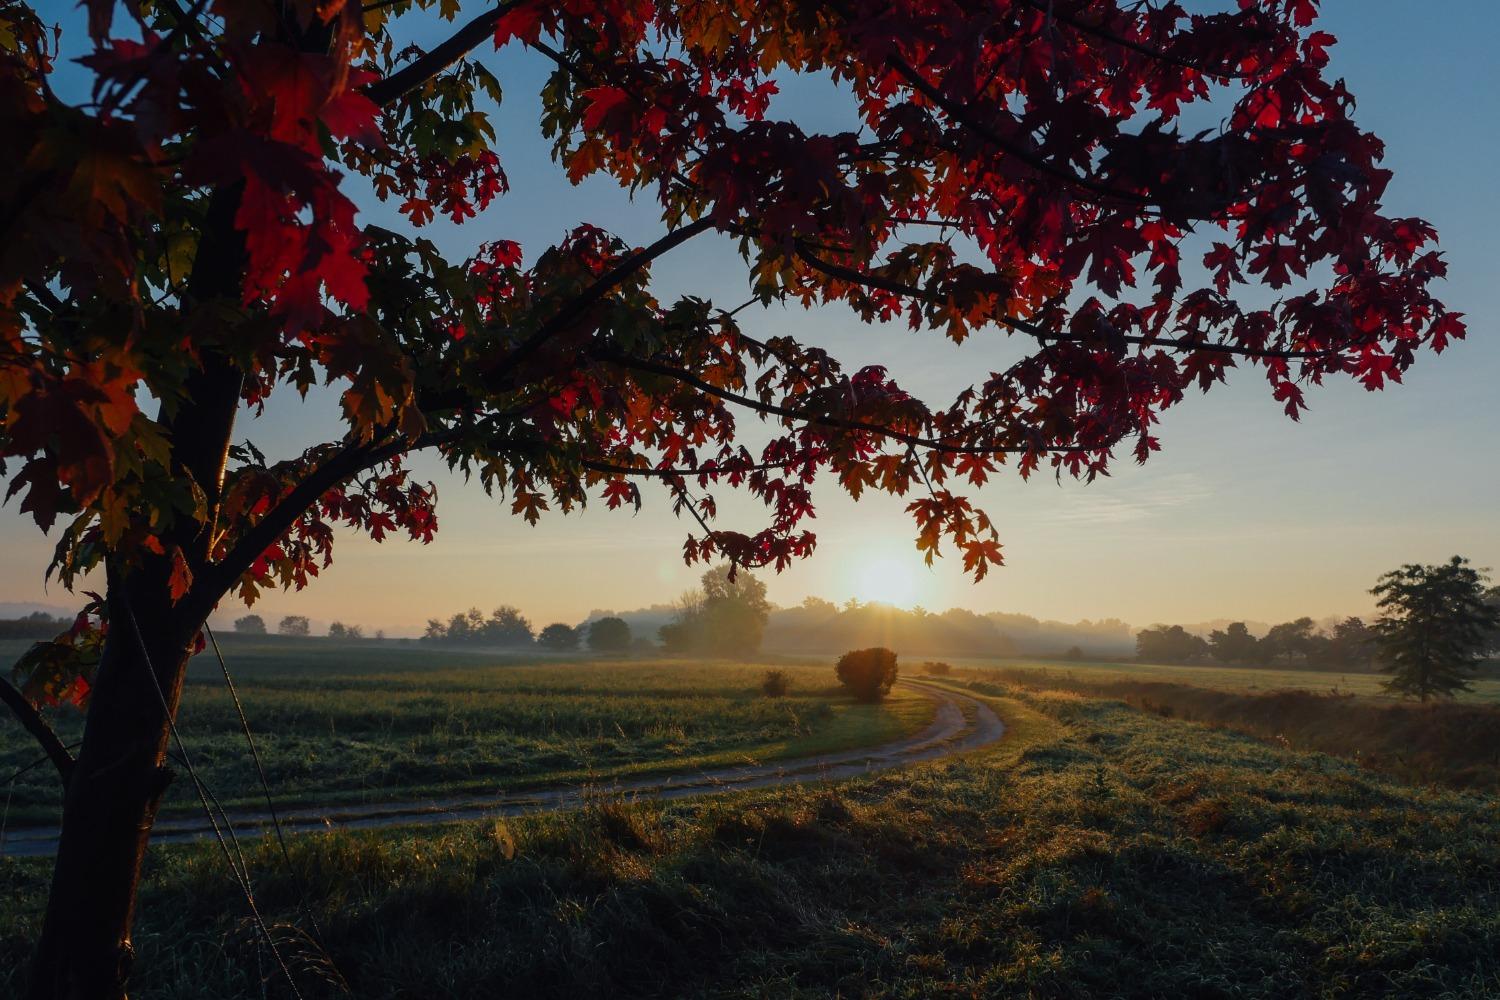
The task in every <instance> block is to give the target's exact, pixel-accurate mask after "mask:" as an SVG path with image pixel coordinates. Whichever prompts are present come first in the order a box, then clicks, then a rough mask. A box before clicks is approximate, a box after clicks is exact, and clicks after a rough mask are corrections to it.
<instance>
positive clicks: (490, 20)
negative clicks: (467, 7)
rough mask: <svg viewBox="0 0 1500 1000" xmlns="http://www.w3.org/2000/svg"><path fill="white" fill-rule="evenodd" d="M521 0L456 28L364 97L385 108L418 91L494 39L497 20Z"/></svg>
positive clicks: (516, 0) (521, 0) (501, 6)
mask: <svg viewBox="0 0 1500 1000" xmlns="http://www.w3.org/2000/svg"><path fill="white" fill-rule="evenodd" d="M523 2H524V0H507V2H505V3H499V4H496V5H495V6H494V7H493V8H491V9H490V10H487V11H485V12H484V13H483V14H480V15H479V16H478V17H476V18H474V19H473V20H472V21H470V22H469V23H468V24H466V25H464V26H463V27H462V28H459V29H458V30H457V31H455V32H454V33H453V34H451V35H449V36H448V37H447V38H446V39H444V40H443V41H441V42H439V43H438V45H437V47H436V48H432V49H429V50H428V51H426V52H424V53H423V54H422V55H420V56H418V57H417V58H416V59H413V60H412V61H411V62H409V63H407V64H406V65H405V66H403V67H401V68H400V69H399V70H397V71H396V72H394V73H392V74H391V75H390V76H387V77H384V78H383V79H380V80H376V81H375V82H374V83H372V84H370V85H369V86H368V87H366V88H365V96H366V97H368V98H369V99H370V100H372V101H374V102H375V103H376V104H380V105H386V104H389V103H391V102H392V101H394V100H396V99H397V98H399V97H402V96H404V95H405V94H407V93H410V92H411V91H413V90H415V89H417V88H418V87H420V86H422V84H424V83H426V82H427V81H428V80H431V79H432V78H433V77H435V76H437V75H438V74H439V73H441V72H442V71H443V70H445V69H447V68H448V67H449V66H452V65H453V64H454V63H456V62H458V61H459V60H460V59H462V58H463V57H464V56H466V55H468V54H469V53H470V52H471V51H473V49H474V48H475V46H477V45H479V43H480V42H483V41H484V40H485V39H486V38H493V37H494V35H495V26H496V25H497V24H499V23H500V19H501V18H502V17H504V16H505V15H506V14H509V13H510V12H511V11H512V10H514V9H515V8H516V7H519V6H520V5H521V3H523Z"/></svg>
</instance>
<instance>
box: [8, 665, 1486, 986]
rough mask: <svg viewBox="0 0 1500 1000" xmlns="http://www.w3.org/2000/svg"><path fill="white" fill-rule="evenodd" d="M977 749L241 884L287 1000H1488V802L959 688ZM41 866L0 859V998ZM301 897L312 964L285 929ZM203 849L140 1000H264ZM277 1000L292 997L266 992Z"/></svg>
mask: <svg viewBox="0 0 1500 1000" xmlns="http://www.w3.org/2000/svg"><path fill="white" fill-rule="evenodd" d="M955 683H959V686H961V687H967V688H969V689H971V690H973V691H975V692H976V693H979V694H981V695H984V696H987V697H991V698H993V703H994V704H995V706H996V707H997V710H998V711H999V712H1000V713H1001V715H1002V716H1003V717H1004V718H1005V719H1006V720H1007V722H1008V723H1009V725H1010V733H1009V736H1008V738H1007V740H1006V741H1005V742H1004V743H1002V744H1001V745H1000V746H999V747H998V748H996V749H994V750H992V751H985V752H980V753H975V754H971V755H968V756H966V757H964V758H962V759H960V760H956V761H950V762H945V763H940V764H933V765H926V766H921V767H918V768H913V769H910V770H906V771H898V772H889V773H886V774H882V775H879V776H875V777H872V778H868V779H863V780H859V781H852V782H845V783H840V784H837V785H832V786H827V787H817V788H798V789H789V790H782V791H765V792H756V793H746V794H741V795H735V796H732V797H726V798H721V799H714V800H700V801H692V802H675V803H670V804H665V805H653V804H649V803H642V804H635V805H631V804H625V803H621V802H618V801H614V800H609V799H600V800H598V801H596V802H595V803H594V804H593V805H592V806H591V807H590V808H589V809H587V810H586V811H584V812H582V813H576V814H569V815H559V816H541V817H533V818H528V819H525V820H520V821H512V822H511V824H510V825H509V826H505V825H502V824H469V825H463V826H455V827H446V828H442V829H440V830H417V829H412V830H394V831H385V832H380V833H363V834H326V835H324V834H319V835H308V836H303V837H298V838H295V839H294V841H293V845H292V864H291V867H290V869H287V868H286V867H285V866H284V865H283V864H282V862H281V861H280V860H279V858H278V857H277V856H276V855H274V854H273V853H272V852H271V851H270V849H269V848H265V847H262V848H258V849H256V851H255V852H254V853H253V856H252V859H251V863H252V867H253V868H254V870H255V883H256V886H257V889H258V893H259V899H260V903H261V906H262V908H263V910H264V911H265V912H266V913H267V914H268V915H269V918H270V919H271V920H272V922H273V923H275V924H276V925H277V927H278V930H277V933H278V935H279V937H280V938H281V940H282V941H283V943H284V945H285V947H286V951H287V953H288V955H289V958H290V961H291V964H292V965H293V967H294V968H295V969H296V974H297V976H298V978H299V982H300V984H301V987H302V990H303V993H304V995H306V996H309V997H312V996H325V995H331V994H333V992H334V991H333V989H332V988H330V987H328V986H327V985H326V982H327V980H328V979H331V978H334V974H333V973H332V972H330V970H331V969H336V970H337V973H338V975H339V976H341V977H343V979H345V980H347V983H348V985H349V987H350V989H351V990H352V992H353V995H356V996H360V997H374V998H383V997H407V996H422V997H434V998H459V997H474V996H504V997H510V996H514V997H569V998H576V997H581V996H621V997H655V996H662V997H668V996H670V997H690V998H691V997H705V998H706V997H763V996H775V997H790V998H797V997H808V998H811V997H820V998H821V997H830V996H846V997H891V998H897V997H900V998H926V997H1009V996H1034V997H1163V996H1192V997H1266V998H1273V997H1274V998H1279V997H1296V996H1316V997H1376V996H1380V997H1384V996H1403V997H1408V996H1409V997H1485V996H1495V995H1497V994H1500V949H1497V946H1496V943H1495V942H1496V941H1497V940H1500V799H1497V798H1495V797H1493V796H1486V795H1475V794H1461V793H1457V792H1450V791H1440V790H1434V789H1427V788H1415V787H1412V786H1409V785H1404V784H1401V783H1398V782H1395V781H1390V780H1387V779H1385V778H1382V777H1379V776H1376V775H1372V774H1370V773H1368V772H1365V771H1362V770H1361V769H1359V768H1358V767H1356V766H1354V765H1351V764H1348V763H1346V762H1343V761H1340V760H1337V759H1335V758H1331V757H1325V756H1321V755H1318V754H1303V753H1296V752H1292V751H1289V750H1286V749H1282V748H1278V747H1272V746H1267V745H1265V744H1263V743H1260V742H1257V741H1255V740H1252V739H1249V738H1247V737H1244V736H1240V735H1237V734H1235V733H1232V732H1228V731H1222V730H1214V729H1210V728H1207V727H1204V726H1202V725H1198V724H1195V723H1189V722H1183V721H1181V720H1179V719H1165V718H1161V717H1159V716H1155V715H1152V714H1149V713H1144V712H1140V711H1136V710H1134V709H1131V708H1129V707H1127V706H1125V705H1123V704H1121V703H1120V702H1118V701H1110V700H1103V699H1092V698H1088V697H1084V696H1081V695H1078V694H1073V693H1064V692H1029V691H1022V690H1018V689H1011V688H1007V687H1004V686H1002V685H996V684H986V683H982V682H969V683H967V684H965V683H961V682H955ZM46 871H47V867H46V865H45V863H43V862H36V861H6V862H0V898H5V899H6V900H7V901H8V903H7V906H6V907H4V908H0V994H3V995H10V994H12V993H17V992H19V991H20V989H21V988H22V984H23V982H24V974H25V973H24V967H25V963H24V957H25V955H26V953H27V949H28V948H29V945H30V942H31V941H33V940H34V937H35V934H36V931H37V928H38V925H39V921H40V914H41V907H42V898H43V891H44V887H45V879H46ZM304 902H305V903H306V904H307V905H308V906H309V907H310V908H311V909H312V911H313V913H314V914H315V916H316V918H317V923H318V925H319V926H320V927H321V928H322V931H323V935H324V941H325V943H326V945H327V948H328V953H327V958H325V957H324V956H323V955H322V954H321V953H320V951H319V950H318V949H317V948H316V947H314V946H313V945H312V944H311V943H310V939H309V938H308V937H305V936H303V935H302V932H301V931H299V930H297V928H305V927H308V926H309V922H308V921H307V919H306V918H305V917H304V916H303V912H302V909H301V906H302V904H303V903H304ZM243 914H244V902H243V900H242V899H240V898H238V897H237V895H236V891H235V889H234V887H233V884H232V882H231V881H230V879H229V878H228V877H227V876H226V873H225V871H224V866H223V862H222V860H221V859H219V858H218V857H217V856H216V855H215V854H214V853H213V852H212V851H211V850H210V849H209V848H207V847H202V846H200V847H190V848H175V849H167V850H155V851H153V853H152V855H151V860H150V870H149V874H148V876H147V880H146V886H145V892H144V894H143V898H142V915H141V919H140V922H139V927H138V931H137V934H136V936H135V944H136V947H137V954H138V958H137V962H136V970H137V972H136V974H137V979H136V982H135V983H134V984H133V989H132V996H135V997H140V998H156V1000H167V998H188V997H201V996H215V997H222V998H240V997H246V998H248V997H256V996H260V995H261V985H260V976H261V970H263V969H265V968H266V966H265V964H264V963H263V961H262V960H263V959H264V956H263V955H262V956H260V957H259V958H258V957H257V949H256V947H255V945H254V938H253V937H252V936H251V935H250V933H249V931H248V928H247V924H246V922H245V920H244V916H243ZM269 995H271V996H284V995H285V991H284V989H282V988H281V987H279V986H278V985H277V984H276V983H275V982H274V980H273V981H272V983H271V985H270V986H269Z"/></svg>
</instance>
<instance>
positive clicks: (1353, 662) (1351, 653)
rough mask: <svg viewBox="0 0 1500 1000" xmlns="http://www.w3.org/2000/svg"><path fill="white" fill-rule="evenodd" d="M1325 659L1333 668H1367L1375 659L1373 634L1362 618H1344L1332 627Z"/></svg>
mask: <svg viewBox="0 0 1500 1000" xmlns="http://www.w3.org/2000/svg"><path fill="white" fill-rule="evenodd" d="M1325 658H1326V660H1327V662H1328V664H1329V665H1330V666H1335V667H1367V666H1369V665H1370V663H1371V662H1372V661H1373V660H1374V658H1375V632H1374V631H1373V630H1372V629H1371V628H1370V626H1368V625H1366V624H1365V622H1364V619H1362V618H1345V619H1344V620H1343V621H1341V622H1339V623H1338V624H1337V625H1335V626H1334V627H1333V634H1332V635H1330V636H1329V637H1328V646H1327V651H1326V654H1325Z"/></svg>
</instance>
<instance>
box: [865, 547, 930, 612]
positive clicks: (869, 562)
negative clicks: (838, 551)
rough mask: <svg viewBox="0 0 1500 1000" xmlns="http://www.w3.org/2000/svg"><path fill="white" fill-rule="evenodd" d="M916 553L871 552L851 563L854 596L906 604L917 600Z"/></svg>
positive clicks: (866, 600)
mask: <svg viewBox="0 0 1500 1000" xmlns="http://www.w3.org/2000/svg"><path fill="white" fill-rule="evenodd" d="M919 566H921V560H920V559H918V558H917V557H916V556H911V557H909V558H906V559H902V558H899V557H897V556H895V555H893V554H891V553H888V552H880V553H871V554H869V555H867V556H865V557H863V558H862V559H860V560H859V561H858V562H857V563H855V565H854V567H853V577H854V578H853V581H852V582H853V585H854V586H853V592H854V597H855V598H856V599H858V600H860V601H862V602H865V603H869V602H872V601H873V602H878V603H880V604H893V605H895V606H896V607H898V608H910V607H911V606H912V605H913V604H916V603H917V589H918V588H917V582H918V581H917V576H916V572H917V568H918V567H919Z"/></svg>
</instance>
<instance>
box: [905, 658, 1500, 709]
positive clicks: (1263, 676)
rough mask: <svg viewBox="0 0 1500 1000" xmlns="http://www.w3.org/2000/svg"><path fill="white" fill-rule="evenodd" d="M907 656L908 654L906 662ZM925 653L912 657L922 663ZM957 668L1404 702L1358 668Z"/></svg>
mask: <svg viewBox="0 0 1500 1000" xmlns="http://www.w3.org/2000/svg"><path fill="white" fill-rule="evenodd" d="M906 659H907V658H905V657H903V661H905V660H906ZM919 659H920V658H919V657H917V658H912V659H911V662H912V663H916V662H918V661H919ZM947 659H948V661H949V662H951V663H952V664H953V666H955V667H967V668H970V669H975V670H984V669H1002V670H1028V671H1034V672H1036V673H1039V674H1041V675H1042V676H1043V677H1044V678H1047V677H1056V678H1081V679H1088V680H1091V681H1101V682H1107V681H1118V680H1152V681H1162V682H1164V683H1169V684H1189V685H1192V686H1194V687H1203V688H1212V689H1215V690H1220V691H1314V692H1317V693H1319V694H1328V693H1330V692H1336V693H1338V694H1353V695H1359V696H1361V697H1369V698H1379V699H1382V700H1384V701H1392V702H1394V701H1398V700H1400V699H1398V698H1395V697H1393V696H1391V695H1388V694H1386V693H1385V691H1384V690H1383V689H1382V688H1381V684H1382V683H1383V682H1384V681H1385V679H1386V675H1384V674H1379V673H1361V672H1358V671H1342V672H1341V671H1330V670H1287V669H1276V668H1255V667H1220V666H1212V665H1207V664H1204V665H1194V664H1185V663H1178V664H1168V663H1137V662H1135V661H1126V660H1121V661H1108V662H1106V661H1098V662H1093V661H1091V662H1069V661H1062V660H1028V659H1000V658H980V657H969V658H960V657H948V658H947ZM1473 686H1474V690H1473V691H1472V692H1469V693H1466V694H1462V695H1460V696H1459V698H1458V700H1459V701H1463V702H1477V703H1492V704H1500V677H1493V676H1487V677H1481V678H1478V679H1476V680H1475V681H1473Z"/></svg>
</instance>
